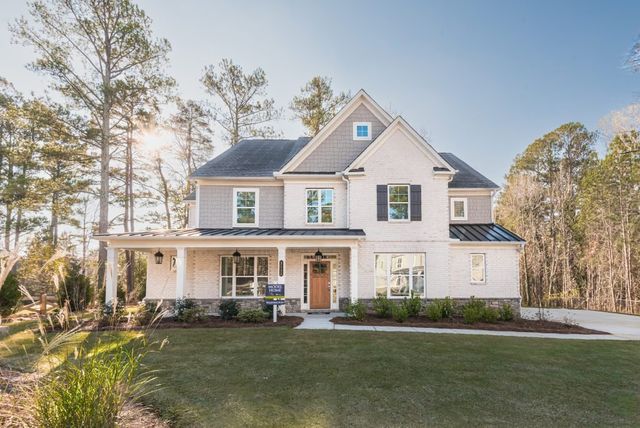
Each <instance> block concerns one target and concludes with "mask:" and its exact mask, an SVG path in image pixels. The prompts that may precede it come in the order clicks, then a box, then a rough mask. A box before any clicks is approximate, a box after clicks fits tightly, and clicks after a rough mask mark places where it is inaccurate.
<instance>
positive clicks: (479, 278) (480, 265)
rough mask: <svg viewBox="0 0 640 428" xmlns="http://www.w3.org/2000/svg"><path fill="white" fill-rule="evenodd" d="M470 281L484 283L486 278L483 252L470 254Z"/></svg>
mask: <svg viewBox="0 0 640 428" xmlns="http://www.w3.org/2000/svg"><path fill="white" fill-rule="evenodd" d="M470 279H471V281H470V282H471V283H472V284H484V283H486V280H487V266H486V257H485V254H484V253H477V254H471V278H470Z"/></svg>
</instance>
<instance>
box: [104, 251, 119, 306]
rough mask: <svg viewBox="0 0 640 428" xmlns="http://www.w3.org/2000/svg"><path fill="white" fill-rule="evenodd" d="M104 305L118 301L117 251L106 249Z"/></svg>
mask: <svg viewBox="0 0 640 428" xmlns="http://www.w3.org/2000/svg"><path fill="white" fill-rule="evenodd" d="M105 273H106V278H105V279H106V280H105V284H104V286H105V290H104V291H105V293H104V302H105V303H109V302H111V303H116V302H117V301H118V250H117V249H115V248H113V247H107V264H106V265H105Z"/></svg>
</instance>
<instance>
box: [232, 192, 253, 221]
mask: <svg viewBox="0 0 640 428" xmlns="http://www.w3.org/2000/svg"><path fill="white" fill-rule="evenodd" d="M258 197H259V192H258V189H233V211H234V213H233V225H234V226H258Z"/></svg>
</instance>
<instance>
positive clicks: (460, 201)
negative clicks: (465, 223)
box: [451, 198, 467, 220]
mask: <svg viewBox="0 0 640 428" xmlns="http://www.w3.org/2000/svg"><path fill="white" fill-rule="evenodd" d="M466 219H467V198H451V220H466Z"/></svg>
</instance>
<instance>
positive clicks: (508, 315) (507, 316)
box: [499, 303, 514, 321]
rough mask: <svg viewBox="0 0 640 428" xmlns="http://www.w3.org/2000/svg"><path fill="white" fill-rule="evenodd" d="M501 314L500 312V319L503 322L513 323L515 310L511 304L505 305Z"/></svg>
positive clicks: (501, 309)
mask: <svg viewBox="0 0 640 428" xmlns="http://www.w3.org/2000/svg"><path fill="white" fill-rule="evenodd" d="M499 312H500V319H501V320H502V321H513V318H514V315H513V308H512V307H511V305H510V304H508V303H504V304H503V305H502V307H501V308H500V310H499Z"/></svg>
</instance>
